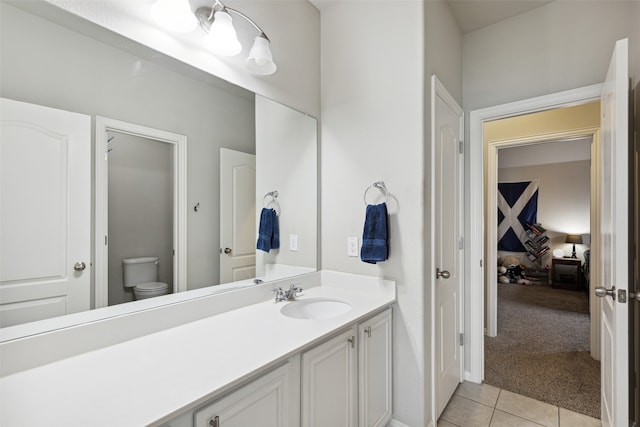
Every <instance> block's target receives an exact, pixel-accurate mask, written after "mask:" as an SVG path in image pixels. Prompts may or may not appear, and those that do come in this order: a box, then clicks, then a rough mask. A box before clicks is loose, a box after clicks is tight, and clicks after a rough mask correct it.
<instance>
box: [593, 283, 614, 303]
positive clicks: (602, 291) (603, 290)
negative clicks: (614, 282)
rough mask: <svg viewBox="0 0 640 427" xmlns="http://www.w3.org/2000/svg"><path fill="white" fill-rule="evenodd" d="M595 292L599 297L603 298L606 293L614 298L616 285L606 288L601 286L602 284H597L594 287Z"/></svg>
mask: <svg viewBox="0 0 640 427" xmlns="http://www.w3.org/2000/svg"><path fill="white" fill-rule="evenodd" d="M595 292H596V296H597V297H600V298H604V297H606V296H607V295H608V296H610V297H611V298H613V299H614V300H615V299H616V287H615V286H614V287H612V288H611V289H607V288H603V287H602V286H598V287H597V288H596V289H595Z"/></svg>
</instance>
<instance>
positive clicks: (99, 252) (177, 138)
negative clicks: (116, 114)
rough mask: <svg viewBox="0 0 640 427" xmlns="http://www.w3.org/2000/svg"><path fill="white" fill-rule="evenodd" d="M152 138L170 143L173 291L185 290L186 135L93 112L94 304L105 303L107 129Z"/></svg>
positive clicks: (98, 305)
mask: <svg viewBox="0 0 640 427" xmlns="http://www.w3.org/2000/svg"><path fill="white" fill-rule="evenodd" d="M109 131H113V132H120V133H125V134H128V135H133V136H139V137H143V138H148V139H153V140H156V141H159V142H163V143H168V144H171V145H172V147H173V153H174V156H173V168H174V178H173V180H174V181H173V244H174V250H175V254H174V257H173V292H174V293H175V292H182V291H186V290H187V137H186V136H185V135H179V134H176V133H171V132H166V131H163V130H159V129H154V128H150V127H146V126H140V125H136V124H133V123H128V122H124V121H121V120H116V119H111V118H108V117H101V116H96V152H95V156H96V157H95V164H96V177H95V181H96V187H95V197H96V201H95V203H96V204H95V209H96V214H95V218H96V229H95V252H96V253H95V262H94V268H95V270H94V271H95V308H101V307H106V306H107V305H108V304H109V282H108V268H107V266H108V258H109V250H108V246H107V244H106V236H107V235H108V224H109V217H108V207H109V203H108V198H109V191H108V190H109V188H108V182H109V168H108V164H107V162H106V161H105V160H106V153H107V150H108V146H107V132H109Z"/></svg>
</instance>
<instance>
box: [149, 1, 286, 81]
mask: <svg viewBox="0 0 640 427" xmlns="http://www.w3.org/2000/svg"><path fill="white" fill-rule="evenodd" d="M159 10H161V12H159ZM185 10H188V11H189V12H191V9H190V7H189V2H188V0H157V1H156V2H155V3H154V4H153V6H152V15H153V16H154V17H156V20H157V21H158V23H159V24H160V25H162V26H163V27H164V28H166V29H168V30H170V31H176V28H180V29H183V28H184V30H182V31H184V32H186V31H191V30H192V29H193V28H194V27H195V25H194V26H193V27H191V26H187V25H178V24H177V23H176V22H172V21H171V20H170V19H167V18H166V17H170V16H173V19H175V21H181V22H184V21H187V22H189V21H190V19H189V18H188V17H185V16H184V11H185ZM178 12H180V13H178ZM231 14H234V15H237V16H239V17H241V18H242V19H244V20H245V21H247V22H248V23H250V24H251V25H252V26H253V27H254V28H255V29H256V30H257V31H258V33H259V34H258V36H256V38H255V39H254V41H253V46H252V47H251V50H250V51H249V55H248V56H247V59H245V66H246V67H247V69H248V70H249V71H251V72H252V73H254V74H260V75H269V74H273V73H275V72H276V69H277V67H276V64H275V63H274V62H273V57H272V55H271V49H270V48H269V44H270V42H271V41H270V40H269V37H267V35H266V34H265V32H264V31H263V30H262V28H260V27H259V26H258V24H256V23H255V21H254V20H253V19H251V18H249V17H248V16H247V15H245V14H244V13H242V12H240V11H239V10H236V9H233V8H230V7H228V6H226V5H225V4H223V3H222V2H221V1H220V0H214V3H213V5H212V7H200V8H198V9H197V10H196V11H195V17H194V16H193V14H191V19H193V20H194V21H195V20H197V23H199V24H200V27H201V28H202V29H203V30H204V31H205V32H206V33H208V35H207V38H206V40H207V44H208V47H209V49H210V50H212V51H213V52H214V53H216V54H218V55H223V56H235V55H237V54H239V53H240V52H241V51H242V45H241V44H240V42H239V41H238V36H237V34H236V30H235V28H234V27H233V18H232V17H231ZM158 16H160V17H164V19H158V18H157V17H158ZM194 18H195V19H194ZM167 21H169V22H167ZM191 22H192V21H191ZM196 25H197V24H196ZM187 28H188V29H187Z"/></svg>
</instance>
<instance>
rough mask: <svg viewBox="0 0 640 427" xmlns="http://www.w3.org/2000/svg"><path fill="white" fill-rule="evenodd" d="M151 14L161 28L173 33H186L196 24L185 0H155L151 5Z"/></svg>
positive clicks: (193, 28)
mask: <svg viewBox="0 0 640 427" xmlns="http://www.w3.org/2000/svg"><path fill="white" fill-rule="evenodd" d="M151 16H152V17H153V19H155V21H156V22H157V23H158V24H160V25H162V27H163V28H166V29H167V30H169V31H171V32H174V33H188V32H190V31H193V30H195V28H196V27H197V26H198V20H197V19H196V17H195V16H194V15H193V13H192V12H191V7H190V6H189V2H188V1H187V0H185V1H180V0H179V1H176V0H157V1H156V2H155V3H154V4H152V5H151Z"/></svg>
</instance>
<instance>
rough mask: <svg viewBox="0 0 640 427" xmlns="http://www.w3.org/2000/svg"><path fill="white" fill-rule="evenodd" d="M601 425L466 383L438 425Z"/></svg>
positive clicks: (501, 426) (496, 389)
mask: <svg viewBox="0 0 640 427" xmlns="http://www.w3.org/2000/svg"><path fill="white" fill-rule="evenodd" d="M539 426H545V427H600V426H601V423H600V420H598V419H596V418H591V417H588V416H586V415H582V414H578V413H576V412H572V411H569V410H567V409H563V408H558V407H557V406H554V405H550V404H548V403H544V402H540V401H539V400H535V399H531V398H529V397H525V396H521V395H519V394H515V393H512V392H510V391H507V390H501V389H499V388H496V387H493V386H490V385H487V384H475V383H470V382H464V383H462V384H460V385H459V386H458V388H457V389H456V391H455V394H454V395H453V397H452V398H451V400H450V401H449V404H448V405H447V407H446V408H444V411H443V412H442V415H441V416H440V419H439V420H438V427H539Z"/></svg>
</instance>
